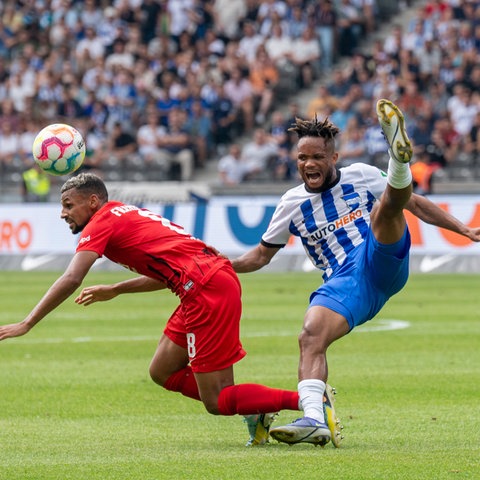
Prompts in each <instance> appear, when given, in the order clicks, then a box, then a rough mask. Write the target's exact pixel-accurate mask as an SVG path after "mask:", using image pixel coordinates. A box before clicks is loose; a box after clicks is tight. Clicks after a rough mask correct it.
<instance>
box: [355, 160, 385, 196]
mask: <svg viewBox="0 0 480 480" xmlns="http://www.w3.org/2000/svg"><path fill="white" fill-rule="evenodd" d="M359 165H361V166H360V169H361V170H362V172H363V176H364V179H365V180H366V182H367V185H368V190H369V191H370V192H371V193H372V194H373V195H374V196H375V198H380V197H381V196H382V193H383V192H384V191H385V188H387V174H386V173H385V172H384V171H383V170H380V169H379V168H377V167H373V166H372V165H367V164H359Z"/></svg>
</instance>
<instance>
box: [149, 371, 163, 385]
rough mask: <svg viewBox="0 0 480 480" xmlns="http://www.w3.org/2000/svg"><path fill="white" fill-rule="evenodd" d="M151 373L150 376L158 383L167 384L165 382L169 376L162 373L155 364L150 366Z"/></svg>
mask: <svg viewBox="0 0 480 480" xmlns="http://www.w3.org/2000/svg"><path fill="white" fill-rule="evenodd" d="M149 374H150V378H151V379H152V380H153V381H154V382H155V383H156V384H157V385H160V386H161V387H164V386H165V382H166V381H167V377H166V376H165V375H162V373H161V372H159V371H158V370H157V369H156V368H154V367H153V366H150V369H149Z"/></svg>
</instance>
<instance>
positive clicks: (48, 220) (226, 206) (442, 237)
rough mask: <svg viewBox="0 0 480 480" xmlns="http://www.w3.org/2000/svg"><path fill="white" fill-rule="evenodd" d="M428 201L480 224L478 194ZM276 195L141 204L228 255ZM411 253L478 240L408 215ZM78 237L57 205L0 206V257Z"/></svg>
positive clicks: (474, 247) (253, 237)
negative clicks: (169, 203) (72, 231)
mask: <svg viewBox="0 0 480 480" xmlns="http://www.w3.org/2000/svg"><path fill="white" fill-rule="evenodd" d="M431 199H432V200H433V201H434V202H435V203H437V204H438V205H440V206H441V207H442V208H444V209H445V210H446V211H448V212H450V213H451V214H453V215H454V216H456V217H457V218H459V219H460V220H461V221H462V222H464V223H466V224H467V225H471V226H479V227H480V197H478V196H470V195H469V196H461V195H455V196H453V195H451V196H432V197H431ZM277 201H278V197H270V196H265V197H263V196H260V197H216V198H212V199H211V200H210V201H209V202H207V203H193V202H192V203H179V204H173V205H162V204H149V205H144V206H145V207H146V208H149V209H150V210H152V211H153V212H155V213H158V214H160V215H163V216H165V217H167V218H169V219H170V220H171V221H173V222H174V223H177V224H179V225H182V226H183V227H184V228H185V229H186V230H187V231H188V232H190V233H192V234H193V235H194V236H196V237H198V238H201V239H203V240H204V241H205V242H206V243H208V244H210V245H213V246H215V247H216V248H218V249H219V250H220V251H222V252H224V253H225V254H227V255H238V254H241V253H243V252H244V251H246V250H248V249H249V248H251V247H253V246H254V245H256V244H257V243H258V242H259V241H260V238H261V235H262V233H263V232H264V231H265V229H266V228H267V226H268V223H269V220H270V218H271V216H272V214H273V211H274V209H275V206H276V204H277ZM408 222H409V227H410V232H411V236H412V251H411V253H412V255H415V254H422V255H442V254H447V253H453V254H455V255H473V254H476V255H478V254H480V244H475V243H472V242H470V241H469V240H467V239H466V238H464V237H461V236H459V235H456V234H452V233H450V232H447V231H445V230H442V229H439V228H436V227H432V226H430V225H427V224H424V223H422V222H420V221H419V220H418V219H416V218H415V217H413V216H412V215H408ZM76 242H77V236H75V235H72V234H71V233H70V230H69V228H68V225H67V224H66V223H65V222H64V221H63V220H62V219H61V218H60V205H58V206H57V205H55V204H20V205H19V204H15V205H8V204H2V205H0V255H18V254H44V253H59V254H65V253H66V254H72V253H73V252H74V250H75V245H76ZM302 252H303V248H302V246H301V243H300V242H299V241H298V239H297V238H292V239H291V242H290V243H289V244H288V245H287V246H286V247H285V248H284V249H283V251H282V253H283V254H284V255H289V254H294V255H299V254H301V253H302Z"/></svg>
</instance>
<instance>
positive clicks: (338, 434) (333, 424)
mask: <svg viewBox="0 0 480 480" xmlns="http://www.w3.org/2000/svg"><path fill="white" fill-rule="evenodd" d="M335 394H336V392H335V389H334V388H332V387H331V386H330V385H329V384H328V383H327V386H326V388H325V395H324V399H323V410H324V412H325V420H326V422H327V425H328V429H329V430H330V435H331V437H332V443H333V445H334V446H335V447H336V448H338V447H339V446H340V442H341V441H342V440H343V435H342V429H343V426H342V425H341V423H340V419H339V418H338V417H337V415H336V413H335V407H334V405H333V404H334V402H335V398H334V395H335Z"/></svg>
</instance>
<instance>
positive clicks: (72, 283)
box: [0, 251, 98, 340]
mask: <svg viewBox="0 0 480 480" xmlns="http://www.w3.org/2000/svg"><path fill="white" fill-rule="evenodd" d="M97 258H98V255H97V254H96V253H94V252H86V251H85V252H79V253H76V254H75V256H74V257H73V259H72V261H71V262H70V264H69V266H68V267H67V269H66V270H65V273H64V274H63V275H62V276H61V277H59V278H58V279H57V280H56V281H55V283H54V284H53V285H52V286H51V287H50V288H49V289H48V291H47V293H45V295H44V296H43V297H42V299H41V300H40V301H39V302H38V303H37V305H36V306H35V307H34V308H33V310H32V311H31V312H30V313H29V314H28V315H27V317H26V318H25V319H24V320H23V321H22V322H19V323H12V324H10V325H3V326H1V327H0V340H5V339H6V338H12V337H19V336H21V335H25V334H26V333H28V332H29V331H30V330H31V329H32V327H34V326H35V325H36V324H37V323H38V322H39V321H40V320H42V318H44V317H45V316H46V315H47V314H49V313H50V312H51V311H52V310H54V309H55V308H57V307H58V306H59V305H60V304H61V303H62V302H64V301H65V300H66V299H67V298H68V297H69V296H70V295H72V294H73V293H74V292H75V290H76V289H77V288H78V287H79V286H80V285H81V284H82V281H83V279H84V278H85V275H86V274H87V273H88V271H89V270H90V267H91V266H92V265H93V264H94V262H95V260H96V259H97Z"/></svg>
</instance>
